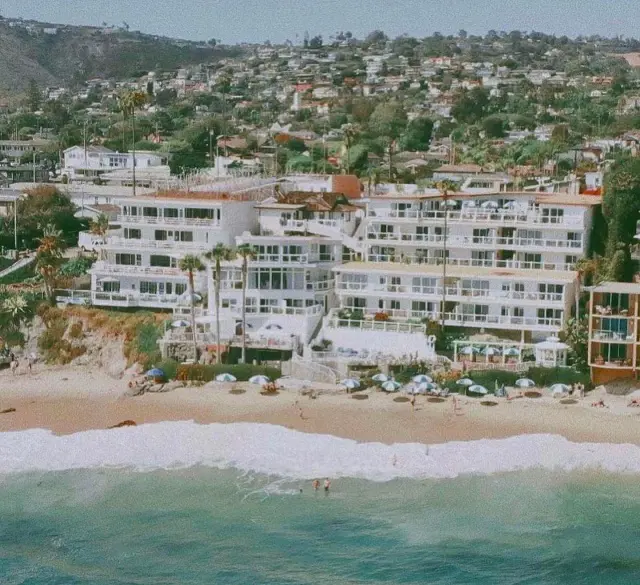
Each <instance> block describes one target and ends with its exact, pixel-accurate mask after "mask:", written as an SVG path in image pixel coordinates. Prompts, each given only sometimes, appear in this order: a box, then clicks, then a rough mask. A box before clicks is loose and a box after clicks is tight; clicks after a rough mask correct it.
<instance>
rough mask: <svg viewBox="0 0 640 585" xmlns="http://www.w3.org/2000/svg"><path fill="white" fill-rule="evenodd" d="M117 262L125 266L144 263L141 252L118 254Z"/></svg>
mask: <svg viewBox="0 0 640 585" xmlns="http://www.w3.org/2000/svg"><path fill="white" fill-rule="evenodd" d="M116 264H121V265H123V266H140V265H141V264H142V255H141V254H116Z"/></svg>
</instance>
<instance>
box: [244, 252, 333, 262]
mask: <svg viewBox="0 0 640 585" xmlns="http://www.w3.org/2000/svg"><path fill="white" fill-rule="evenodd" d="M336 261H337V260H336V257H335V256H333V255H332V254H257V255H256V257H255V258H254V259H253V260H252V261H251V263H252V264H256V263H257V262H264V263H266V264H317V263H319V262H336Z"/></svg>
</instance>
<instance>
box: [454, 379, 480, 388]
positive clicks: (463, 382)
mask: <svg viewBox="0 0 640 585" xmlns="http://www.w3.org/2000/svg"><path fill="white" fill-rule="evenodd" d="M456 384H457V385H458V386H467V387H468V386H473V385H474V384H475V382H474V381H473V380H472V379H471V378H460V379H459V380H456Z"/></svg>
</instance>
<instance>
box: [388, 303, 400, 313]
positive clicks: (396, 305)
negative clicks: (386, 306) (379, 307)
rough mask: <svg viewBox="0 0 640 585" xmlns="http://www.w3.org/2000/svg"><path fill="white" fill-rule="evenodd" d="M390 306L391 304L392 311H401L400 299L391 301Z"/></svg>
mask: <svg viewBox="0 0 640 585" xmlns="http://www.w3.org/2000/svg"><path fill="white" fill-rule="evenodd" d="M390 306H391V310H392V311H399V310H400V301H391V303H390Z"/></svg>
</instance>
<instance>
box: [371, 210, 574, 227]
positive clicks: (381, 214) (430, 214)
mask: <svg viewBox="0 0 640 585" xmlns="http://www.w3.org/2000/svg"><path fill="white" fill-rule="evenodd" d="M446 213H447V221H448V222H451V223H454V224H455V223H465V224H490V225H499V226H518V225H544V226H548V227H555V226H571V227H574V228H575V227H584V222H583V220H582V217H572V216H560V217H556V216H553V217H550V216H548V215H543V214H542V213H541V212H540V210H539V209H535V208H533V207H530V208H528V209H526V210H514V209H483V208H466V209H456V210H451V211H448V212H446ZM444 216H445V211H444V210H427V211H425V210H422V211H421V210H404V211H395V210H375V211H373V210H370V211H369V214H368V217H371V218H376V219H399V220H407V221H414V222H415V221H416V220H423V221H434V222H437V223H438V224H440V223H442V222H443V221H444Z"/></svg>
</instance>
